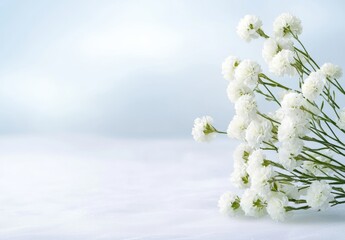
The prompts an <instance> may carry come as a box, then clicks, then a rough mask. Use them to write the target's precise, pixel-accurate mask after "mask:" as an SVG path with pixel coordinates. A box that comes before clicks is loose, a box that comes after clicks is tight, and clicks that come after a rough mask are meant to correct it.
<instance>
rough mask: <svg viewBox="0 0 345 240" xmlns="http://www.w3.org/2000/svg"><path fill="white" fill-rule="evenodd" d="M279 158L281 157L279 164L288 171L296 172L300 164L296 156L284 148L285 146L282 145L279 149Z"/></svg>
mask: <svg viewBox="0 0 345 240" xmlns="http://www.w3.org/2000/svg"><path fill="white" fill-rule="evenodd" d="M278 156H279V158H278V159H279V163H280V164H281V165H282V166H283V167H284V168H285V169H286V170H289V171H292V170H294V169H295V168H296V167H297V166H298V164H297V161H296V160H295V156H294V155H292V154H291V152H290V151H289V149H287V148H286V147H284V145H282V146H281V147H280V148H279V151H278Z"/></svg>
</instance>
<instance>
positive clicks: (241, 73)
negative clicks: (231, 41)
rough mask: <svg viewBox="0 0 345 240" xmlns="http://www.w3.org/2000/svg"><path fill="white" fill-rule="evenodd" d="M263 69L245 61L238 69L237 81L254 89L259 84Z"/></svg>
mask: <svg viewBox="0 0 345 240" xmlns="http://www.w3.org/2000/svg"><path fill="white" fill-rule="evenodd" d="M260 72H261V67H260V65H259V64H257V63H256V62H254V61H251V60H248V59H246V60H243V61H242V62H241V63H240V65H238V67H237V68H236V71H235V79H236V80H237V81H240V82H242V83H243V84H245V85H247V86H248V87H250V88H251V89H254V88H255V87H256V85H257V84H258V80H259V73H260Z"/></svg>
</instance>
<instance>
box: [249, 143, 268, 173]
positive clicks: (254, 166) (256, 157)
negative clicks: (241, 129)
mask: <svg viewBox="0 0 345 240" xmlns="http://www.w3.org/2000/svg"><path fill="white" fill-rule="evenodd" d="M265 158H266V155H265V154H264V151H263V150H262V149H257V150H255V151H253V152H252V153H251V154H250V155H249V158H248V167H247V172H248V173H249V175H254V173H255V172H256V171H257V170H258V169H260V168H264V167H265V166H264V165H265Z"/></svg>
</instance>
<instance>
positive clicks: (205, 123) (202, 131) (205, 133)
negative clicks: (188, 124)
mask: <svg viewBox="0 0 345 240" xmlns="http://www.w3.org/2000/svg"><path fill="white" fill-rule="evenodd" d="M212 123H213V119H212V118H211V117H210V116H204V117H201V118H196V119H195V120H194V127H193V129H192V135H193V138H194V140H195V141H197V142H209V141H211V140H212V139H213V138H215V136H216V133H215V128H214V127H213V126H212Z"/></svg>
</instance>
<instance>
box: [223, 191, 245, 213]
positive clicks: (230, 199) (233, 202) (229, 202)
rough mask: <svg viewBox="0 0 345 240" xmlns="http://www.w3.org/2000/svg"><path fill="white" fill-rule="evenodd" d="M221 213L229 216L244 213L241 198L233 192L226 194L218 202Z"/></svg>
mask: <svg viewBox="0 0 345 240" xmlns="http://www.w3.org/2000/svg"><path fill="white" fill-rule="evenodd" d="M218 207H219V211H220V212H221V213H222V214H224V215H228V216H234V215H237V214H240V213H241V212H242V210H241V208H240V198H239V197H238V196H237V195H236V194H233V193H231V192H226V193H224V194H223V195H222V196H221V197H220V199H219V201H218Z"/></svg>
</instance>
